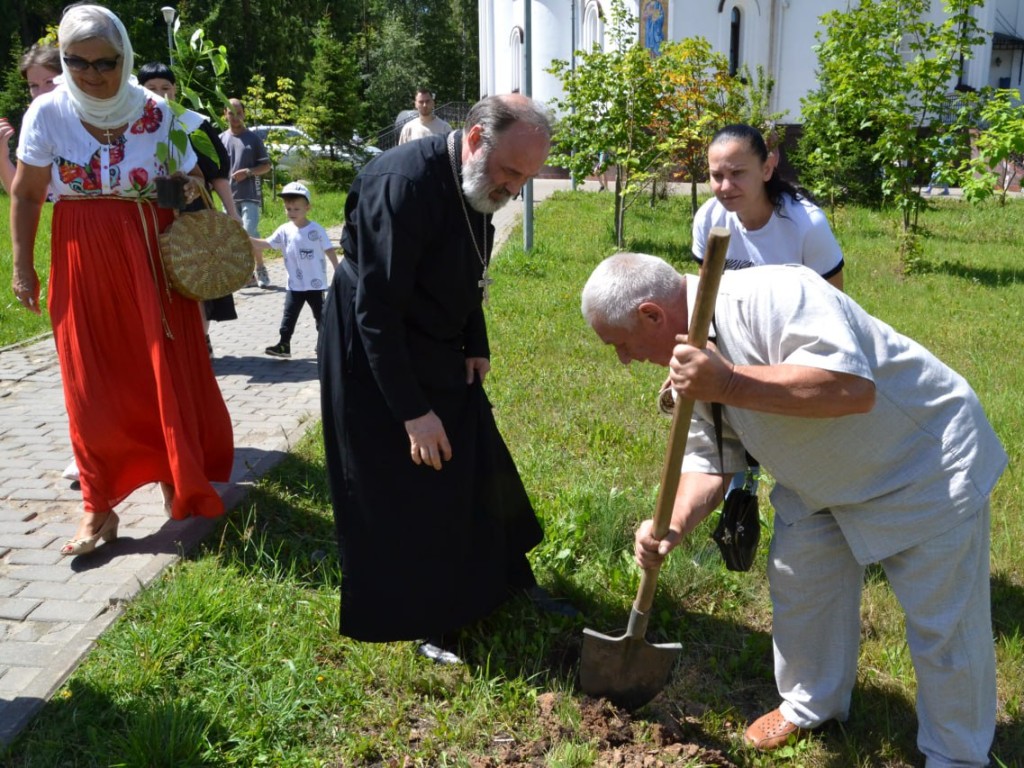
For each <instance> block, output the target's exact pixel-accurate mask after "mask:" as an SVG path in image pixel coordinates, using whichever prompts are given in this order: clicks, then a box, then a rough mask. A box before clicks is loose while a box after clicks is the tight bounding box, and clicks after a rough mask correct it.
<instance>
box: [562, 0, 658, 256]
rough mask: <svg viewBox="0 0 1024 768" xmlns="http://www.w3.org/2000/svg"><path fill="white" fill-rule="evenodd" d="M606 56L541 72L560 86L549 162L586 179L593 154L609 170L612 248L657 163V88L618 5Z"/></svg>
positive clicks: (594, 54) (585, 56)
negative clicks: (606, 159) (604, 159)
mask: <svg viewBox="0 0 1024 768" xmlns="http://www.w3.org/2000/svg"><path fill="white" fill-rule="evenodd" d="M608 29H609V36H610V40H611V44H610V45H609V50H607V51H601V50H599V49H597V48H596V47H595V48H594V50H593V51H591V52H589V53H588V52H580V53H579V59H578V62H577V65H576V68H575V69H572V68H571V67H570V65H569V63H568V62H566V61H562V60H556V61H554V62H552V64H551V66H550V67H549V69H548V71H549V72H551V73H552V74H554V75H555V76H556V77H559V78H560V79H561V80H562V89H563V93H564V96H563V97H562V98H556V99H554V100H553V102H552V105H553V106H554V108H555V110H556V111H557V112H558V113H559V120H558V123H557V124H556V127H555V135H554V137H553V141H552V144H553V146H552V154H551V162H553V163H557V164H559V165H561V166H563V167H565V168H567V169H568V170H569V173H570V174H571V175H572V178H573V180H574V181H579V180H581V179H583V178H584V177H586V176H587V175H588V174H589V173H590V171H591V169H592V168H593V167H594V163H595V161H596V160H597V159H598V157H599V156H600V154H601V152H605V153H607V154H608V155H609V156H610V157H611V159H612V162H613V164H614V169H615V241H616V243H617V244H618V246H619V247H620V248H621V247H623V246H624V244H625V226H624V224H625V214H626V210H627V209H628V208H629V206H630V205H631V204H632V203H634V202H635V201H636V200H637V198H638V196H639V194H640V192H642V190H643V187H644V185H645V183H646V182H648V181H650V180H652V179H654V178H656V177H657V174H658V172H659V170H660V169H661V167H662V165H663V164H664V162H663V161H664V153H663V152H662V150H661V149H660V147H659V141H658V135H657V133H656V130H655V128H656V124H657V117H656V115H657V114H658V111H659V108H660V102H661V97H662V83H661V79H660V75H659V72H658V71H657V70H656V68H655V66H654V64H653V62H652V60H651V56H650V53H649V52H648V51H647V49H645V48H643V47H642V46H641V45H640V44H639V42H638V41H637V39H636V32H635V30H636V19H635V18H634V17H633V16H631V15H630V14H629V12H628V11H627V10H626V8H625V5H624V4H623V3H622V0H612V8H611V19H610V23H609V27H608Z"/></svg>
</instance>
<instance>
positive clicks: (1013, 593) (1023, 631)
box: [990, 573, 1024, 638]
mask: <svg viewBox="0 0 1024 768" xmlns="http://www.w3.org/2000/svg"><path fill="white" fill-rule="evenodd" d="M990 588H991V590H992V629H993V630H994V631H995V633H996V637H997V638H1013V637H1021V636H1024V589H1022V588H1021V586H1020V585H1019V584H1015V583H1014V582H1012V581H1010V580H1009V579H1007V578H1006V576H1004V575H1003V574H1001V573H995V574H993V575H992V579H991V587H990Z"/></svg>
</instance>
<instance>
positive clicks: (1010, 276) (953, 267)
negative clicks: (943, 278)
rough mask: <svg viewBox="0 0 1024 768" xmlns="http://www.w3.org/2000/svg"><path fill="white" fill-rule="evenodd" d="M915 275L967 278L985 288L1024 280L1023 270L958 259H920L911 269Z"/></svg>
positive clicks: (1009, 285)
mask: <svg viewBox="0 0 1024 768" xmlns="http://www.w3.org/2000/svg"><path fill="white" fill-rule="evenodd" d="M911 271H912V273H913V274H915V275H927V274H939V275H948V276H949V277H955V278H960V279H962V280H969V281H971V282H973V283H977V284H979V285H983V286H985V287H986V288H1009V287H1014V286H1016V285H1019V284H1020V283H1021V282H1024V270H1019V269H991V268H984V267H976V266H972V265H969V264H964V263H962V262H958V261H949V260H948V259H944V260H943V261H931V260H929V259H921V260H919V261H918V262H916V263H915V264H914V267H913V269H912V270H911Z"/></svg>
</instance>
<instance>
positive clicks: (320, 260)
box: [267, 221, 334, 291]
mask: <svg viewBox="0 0 1024 768" xmlns="http://www.w3.org/2000/svg"><path fill="white" fill-rule="evenodd" d="M267 242H268V243H270V247H271V248H273V249H274V250H276V251H281V253H283V254H284V266H285V268H286V269H287V270H288V290H289V291H323V290H326V289H327V264H326V261H327V249H328V248H333V247H334V246H333V245H331V241H330V238H328V236H327V230H325V229H324V228H323V227H321V226H320V225H319V224H317V223H316V222H315V221H311V222H309V223H307V224H306V226H304V227H303V228H302V229H299V228H298V227H297V226H295V224H293V223H292V222H290V221H286V222H285V223H284V224H282V225H281V226H280V227H278V228H277V229H275V230H274V234H272V235H271V236H270V237H268V238H267Z"/></svg>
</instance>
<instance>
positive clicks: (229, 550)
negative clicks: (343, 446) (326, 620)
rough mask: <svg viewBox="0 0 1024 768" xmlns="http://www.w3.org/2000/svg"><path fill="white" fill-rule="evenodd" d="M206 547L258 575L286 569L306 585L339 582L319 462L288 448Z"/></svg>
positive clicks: (275, 574) (324, 477)
mask: <svg viewBox="0 0 1024 768" xmlns="http://www.w3.org/2000/svg"><path fill="white" fill-rule="evenodd" d="M210 547H211V548H213V547H216V548H217V551H218V554H219V555H220V556H221V557H222V558H225V559H226V560H229V561H231V562H234V563H236V564H237V565H238V566H239V567H240V568H243V569H244V570H245V571H247V572H249V573H253V574H258V575H260V576H262V577H264V578H269V579H277V578H279V577H281V576H284V575H288V576H289V577H291V578H295V579H297V580H298V581H299V582H300V583H302V584H306V585H310V586H321V585H325V586H328V587H334V588H337V587H339V586H340V584H341V576H340V574H341V568H340V564H339V562H338V548H337V541H336V538H335V532H334V517H333V512H332V509H331V504H330V492H329V490H328V486H327V472H326V470H325V468H324V465H323V464H322V463H321V462H318V461H309V460H307V459H305V458H303V457H302V456H300V455H297V454H295V453H290V454H288V455H287V456H286V457H285V458H284V459H283V460H282V461H281V463H280V464H279V465H278V466H277V467H276V468H275V469H274V471H273V472H272V473H270V474H269V475H268V476H267V477H266V478H265V479H264V480H263V481H262V482H261V483H260V484H259V485H257V486H256V487H254V488H253V489H252V490H251V491H250V492H249V495H248V498H247V499H246V503H245V504H243V505H242V506H241V507H240V508H239V509H238V510H236V512H235V513H233V514H231V515H229V516H228V518H227V519H226V521H225V523H224V527H223V528H222V530H221V531H220V532H219V533H218V536H217V537H216V540H214V539H213V538H211V540H210Z"/></svg>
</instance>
